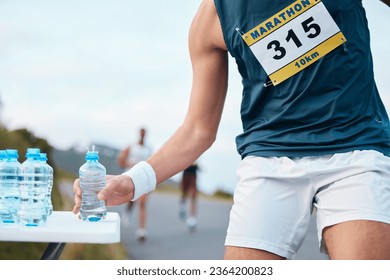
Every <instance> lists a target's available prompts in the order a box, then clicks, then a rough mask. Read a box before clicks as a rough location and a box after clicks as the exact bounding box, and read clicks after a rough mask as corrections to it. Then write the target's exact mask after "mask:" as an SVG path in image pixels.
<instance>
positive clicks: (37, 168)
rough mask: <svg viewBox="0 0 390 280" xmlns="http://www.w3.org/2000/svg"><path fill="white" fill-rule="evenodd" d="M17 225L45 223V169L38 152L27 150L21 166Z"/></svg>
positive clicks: (40, 224) (31, 149) (32, 149)
mask: <svg viewBox="0 0 390 280" xmlns="http://www.w3.org/2000/svg"><path fill="white" fill-rule="evenodd" d="M21 180H22V181H21V184H20V207H19V223H20V224H21V225H23V226H31V227H34V226H42V225H44V224H45V223H46V220H47V213H46V207H45V198H46V193H47V184H45V168H44V165H43V164H42V161H40V150H39V149H36V148H29V149H27V153H26V160H25V161H24V162H23V163H22V166H21Z"/></svg>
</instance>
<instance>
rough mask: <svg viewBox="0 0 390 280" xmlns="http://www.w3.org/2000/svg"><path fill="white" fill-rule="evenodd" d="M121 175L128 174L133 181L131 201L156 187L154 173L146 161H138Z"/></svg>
mask: <svg viewBox="0 0 390 280" xmlns="http://www.w3.org/2000/svg"><path fill="white" fill-rule="evenodd" d="M122 175H127V176H130V178H131V180H132V181H133V184H134V197H133V199H132V200H131V201H135V200H137V199H138V198H139V197H141V196H142V195H144V194H146V193H148V192H151V191H153V190H154V189H155V188H156V173H155V172H154V170H153V168H152V166H151V165H150V164H149V163H147V162H146V161H140V162H139V163H137V164H136V165H134V166H133V167H132V168H131V169H130V170H129V171H126V172H125V173H123V174H122Z"/></svg>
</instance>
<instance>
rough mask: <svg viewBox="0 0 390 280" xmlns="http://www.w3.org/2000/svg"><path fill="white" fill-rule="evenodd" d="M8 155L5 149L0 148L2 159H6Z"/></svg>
mask: <svg viewBox="0 0 390 280" xmlns="http://www.w3.org/2000/svg"><path fill="white" fill-rule="evenodd" d="M6 157H7V153H6V151H5V150H0V160H2V159H5V158H6Z"/></svg>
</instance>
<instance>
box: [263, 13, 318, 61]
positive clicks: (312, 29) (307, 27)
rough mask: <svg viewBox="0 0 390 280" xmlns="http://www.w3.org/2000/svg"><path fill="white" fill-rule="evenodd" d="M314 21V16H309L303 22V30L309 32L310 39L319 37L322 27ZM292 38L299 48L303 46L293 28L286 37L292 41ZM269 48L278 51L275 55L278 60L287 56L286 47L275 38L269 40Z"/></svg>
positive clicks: (288, 40)
mask: <svg viewBox="0 0 390 280" xmlns="http://www.w3.org/2000/svg"><path fill="white" fill-rule="evenodd" d="M313 21H314V18H313V17H309V18H308V19H307V20H305V21H304V22H302V23H301V25H302V28H303V30H304V31H305V33H308V34H307V37H308V38H310V39H313V38H315V37H317V36H318V35H320V33H321V27H320V26H319V25H318V24H316V23H314V22H313ZM291 40H292V41H293V42H294V43H295V45H296V46H297V48H300V47H301V46H302V43H301V41H300V40H299V39H298V37H297V35H296V34H295V32H294V30H292V29H290V30H289V31H288V33H287V37H286V41H287V42H290V41H291ZM267 49H268V50H271V49H273V50H274V51H275V52H277V54H275V55H274V56H273V58H274V59H276V60H279V59H282V58H283V57H285V56H286V53H287V51H286V49H285V48H283V47H282V46H281V45H280V42H279V41H277V40H273V41H271V42H269V44H268V45H267Z"/></svg>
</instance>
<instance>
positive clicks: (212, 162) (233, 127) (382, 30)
mask: <svg viewBox="0 0 390 280" xmlns="http://www.w3.org/2000/svg"><path fill="white" fill-rule="evenodd" d="M200 2H201V1H200V0H185V1H184V0H170V1H161V0H149V1H134V0H110V1H107V0H34V1H31V0H0V99H1V101H2V105H3V110H2V115H1V116H0V117H1V119H2V120H3V123H4V124H5V125H6V126H7V127H8V128H9V129H17V128H22V127H26V128H28V129H30V130H31V131H33V132H34V133H35V134H36V135H37V136H39V137H44V138H46V139H48V141H49V143H50V144H51V145H52V146H55V147H57V148H59V149H67V148H70V147H76V148H79V149H83V148H85V147H86V146H88V145H89V144H106V145H109V146H112V147H115V148H118V149H121V148H123V147H124V146H126V145H129V144H131V143H133V142H135V141H136V140H137V137H138V130H139V128H141V127H145V128H146V129H147V142H148V144H149V145H150V146H151V147H152V149H153V150H157V149H158V148H159V147H160V146H161V145H162V144H163V143H164V142H165V141H166V140H167V139H168V138H169V137H170V136H171V135H172V134H173V133H174V131H175V130H176V129H177V127H178V126H179V125H180V124H181V122H182V121H183V119H184V117H185V114H186V111H187V107H188V102H189V93H190V89H191V78H192V72H191V64H190V58H189V54H188V29H189V26H190V24H191V21H192V18H193V16H194V14H195V13H196V11H197V8H198V6H199V4H200ZM363 4H364V6H365V7H366V11H367V17H368V20H369V27H370V30H371V38H372V51H373V56H374V67H375V69H374V71H375V76H376V80H377V85H378V88H379V91H380V94H381V97H382V99H383V101H384V103H385V106H386V108H388V110H389V111H390V79H389V74H388V67H387V64H389V63H390V52H389V51H390V39H389V36H388V34H390V9H388V8H386V6H385V5H384V4H382V3H381V2H380V1H379V0H363ZM230 68H231V69H230V74H229V75H230V76H229V89H228V94H227V100H226V103H225V108H224V113H223V116H222V120H221V124H220V127H219V131H218V135H217V140H216V141H215V143H214V145H213V146H212V147H211V148H210V149H209V150H208V151H207V152H206V153H205V154H204V155H202V156H201V158H200V159H199V161H198V163H199V165H200V168H201V172H200V174H199V181H198V183H199V188H200V190H201V191H203V192H206V193H212V192H214V191H215V190H217V189H222V190H224V191H228V192H232V191H233V189H234V187H235V184H236V176H235V170H236V168H237V165H238V164H239V161H240V157H239V155H238V154H237V152H236V147H235V137H236V136H237V134H239V133H240V132H241V122H240V115H239V111H240V102H241V83H240V78H239V76H238V74H237V71H236V67H235V62H234V61H233V60H232V59H231V60H230ZM174 179H175V180H179V179H180V174H179V175H177V176H175V177H174Z"/></svg>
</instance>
